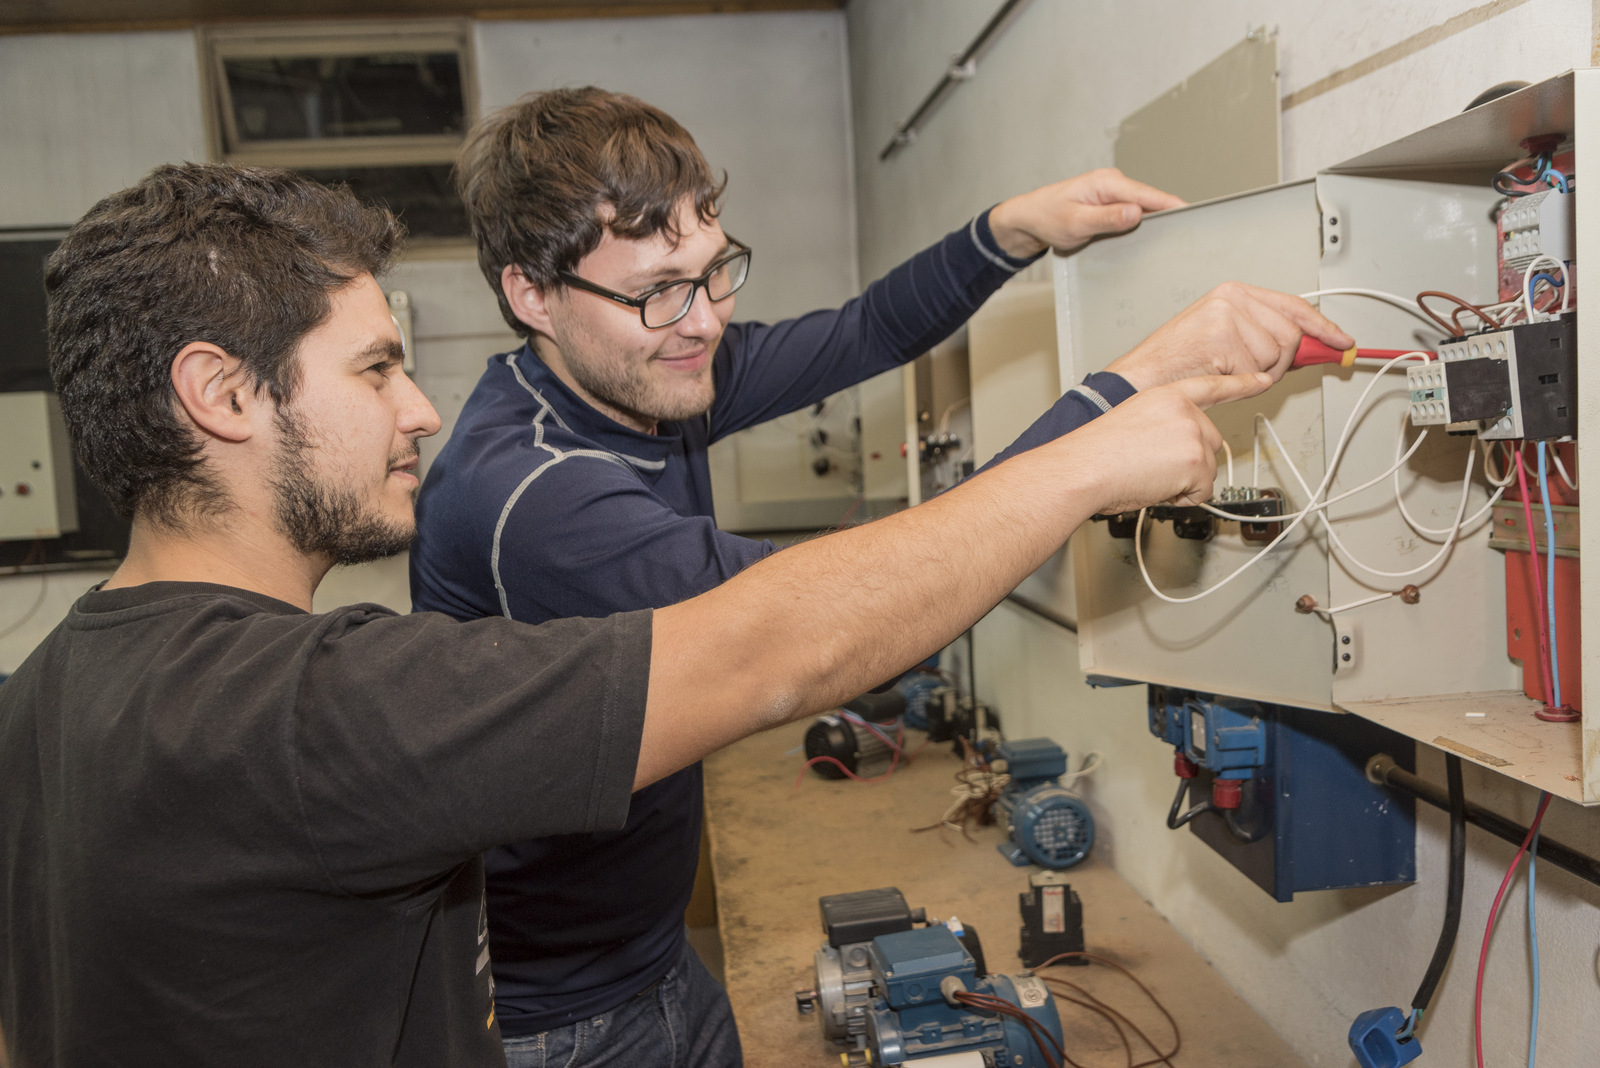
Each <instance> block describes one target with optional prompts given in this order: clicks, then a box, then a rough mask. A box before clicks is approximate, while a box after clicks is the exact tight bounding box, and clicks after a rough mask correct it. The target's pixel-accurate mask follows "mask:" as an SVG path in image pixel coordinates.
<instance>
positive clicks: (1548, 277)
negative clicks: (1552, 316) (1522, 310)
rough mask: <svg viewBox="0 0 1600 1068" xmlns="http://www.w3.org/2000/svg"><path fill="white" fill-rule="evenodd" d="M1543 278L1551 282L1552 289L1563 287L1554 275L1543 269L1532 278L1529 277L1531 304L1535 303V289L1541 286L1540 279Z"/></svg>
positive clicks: (1529, 298) (1529, 299) (1529, 300)
mask: <svg viewBox="0 0 1600 1068" xmlns="http://www.w3.org/2000/svg"><path fill="white" fill-rule="evenodd" d="M1541 278H1542V279H1544V280H1545V281H1546V282H1549V283H1550V288H1552V289H1559V288H1561V283H1560V282H1557V281H1556V280H1555V278H1554V277H1553V276H1551V275H1548V274H1546V273H1545V272H1543V271H1540V272H1539V273H1538V274H1536V275H1534V276H1533V277H1532V278H1530V279H1528V303H1529V304H1532V303H1533V291H1534V290H1535V289H1538V288H1539V280H1540V279H1541ZM1552 307H1553V305H1552Z"/></svg>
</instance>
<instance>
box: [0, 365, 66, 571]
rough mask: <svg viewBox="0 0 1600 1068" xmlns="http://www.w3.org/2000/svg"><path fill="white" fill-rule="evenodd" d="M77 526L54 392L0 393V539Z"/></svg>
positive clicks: (31, 536)
mask: <svg viewBox="0 0 1600 1068" xmlns="http://www.w3.org/2000/svg"><path fill="white" fill-rule="evenodd" d="M77 529H78V502H77V497H76V496H75V494H74V490H73V479H72V450H71V447H70V446H69V445H68V444H67V426H66V423H65V422H63V420H62V418H61V405H60V404H59V403H58V402H57V400H56V396H55V394H54V393H0V541H25V540H31V539H34V538H59V537H60V536H61V535H63V534H70V533H72V532H73V531H75V530H77Z"/></svg>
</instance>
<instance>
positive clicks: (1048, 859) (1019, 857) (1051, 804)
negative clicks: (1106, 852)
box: [995, 783, 1094, 871]
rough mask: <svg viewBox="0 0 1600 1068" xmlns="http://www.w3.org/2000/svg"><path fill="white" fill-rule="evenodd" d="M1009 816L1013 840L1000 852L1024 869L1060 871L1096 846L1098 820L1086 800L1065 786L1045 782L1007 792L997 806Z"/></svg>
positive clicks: (1080, 858) (1002, 812) (1002, 813)
mask: <svg viewBox="0 0 1600 1068" xmlns="http://www.w3.org/2000/svg"><path fill="white" fill-rule="evenodd" d="M995 807H996V809H997V810H998V812H999V813H1000V814H1001V815H1003V816H1004V817H1005V820H1006V825H1007V827H1008V828H1009V831H1010V835H1011V839H1010V841H1008V842H1004V843H1001V845H1000V852H1001V853H1003V854H1005V856H1006V859H1008V860H1010V861H1011V863H1013V864H1015V865H1017V866H1018V867H1021V866H1022V865H1024V864H1037V865H1039V866H1040V867H1041V868H1051V869H1053V870H1056V871H1060V870H1061V869H1062V868H1070V867H1072V866H1073V865H1074V864H1077V863H1078V862H1079V861H1081V860H1083V858H1084V857H1087V856H1088V855H1089V850H1090V849H1091V848H1092V847H1093V846H1094V817H1093V816H1092V815H1090V813H1089V806H1088V805H1086V804H1084V803H1083V799H1082V798H1080V797H1079V796H1078V795H1077V794H1074V793H1073V792H1072V791H1070V790H1068V789H1067V788H1066V787H1064V786H1059V785H1057V784H1055V783H1041V784H1039V785H1038V786H1035V787H1032V788H1031V789H1027V790H1021V791H1015V792H1013V791H1009V790H1008V791H1005V792H1002V793H1001V794H1000V799H999V800H998V801H997V802H996V803H995Z"/></svg>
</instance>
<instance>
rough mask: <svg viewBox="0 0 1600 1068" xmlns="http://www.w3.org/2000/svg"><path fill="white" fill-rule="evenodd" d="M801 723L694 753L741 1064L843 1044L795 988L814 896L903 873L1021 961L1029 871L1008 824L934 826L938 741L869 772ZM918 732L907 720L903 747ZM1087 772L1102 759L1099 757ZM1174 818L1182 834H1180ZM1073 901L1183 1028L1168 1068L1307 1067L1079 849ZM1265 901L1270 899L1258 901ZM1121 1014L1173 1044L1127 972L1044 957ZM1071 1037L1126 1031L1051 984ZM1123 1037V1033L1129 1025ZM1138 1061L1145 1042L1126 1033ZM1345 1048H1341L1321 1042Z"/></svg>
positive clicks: (802, 1060)
mask: <svg viewBox="0 0 1600 1068" xmlns="http://www.w3.org/2000/svg"><path fill="white" fill-rule="evenodd" d="M806 726H807V724H805V723H800V724H792V725H790V726H787V727H783V728H779V729H777V730H773V731H769V732H767V733H765V734H760V735H756V736H755V737H752V738H747V739H745V740H744V741H742V742H740V743H738V744H737V745H734V746H731V747H729V748H727V749H724V750H723V751H721V752H719V753H717V754H716V755H714V756H712V757H711V758H709V759H708V760H707V761H706V764H705V767H706V827H707V834H708V835H709V837H710V841H711V864H712V872H713V874H714V877H715V883H716V893H717V913H718V927H719V930H720V933H721V938H722V947H723V966H724V969H725V974H726V980H727V987H728V995H729V997H730V998H731V999H732V1001H733V1010H734V1015H735V1017H736V1018H737V1020H738V1023H739V1033H740V1036H741V1038H742V1040H743V1043H744V1054H745V1063H746V1064H747V1065H749V1066H750V1068H809V1066H815V1068H825V1066H830V1065H831V1066H837V1065H838V1064H839V1052H840V1047H838V1046H834V1045H832V1044H830V1043H828V1042H826V1041H825V1040H824V1039H823V1037H822V1033H821V1027H820V1025H819V1023H818V1021H817V1016H816V1015H815V1014H812V1015H801V1014H800V1013H799V1012H798V1011H797V1010H796V1007H795V998H794V993H795V991H797V990H804V989H809V988H810V987H812V986H813V985H814V983H815V979H814V972H813V965H812V958H813V956H814V954H815V953H816V950H817V947H818V946H819V945H821V944H822V941H823V932H822V924H821V919H820V915H819V912H818V908H817V898H818V897H820V896H822V895H824V894H835V893H844V892H848V891H855V890H869V889H873V888H875V887H881V886H895V887H899V888H900V890H901V891H903V892H904V894H905V898H906V901H907V903H908V904H909V905H910V906H911V907H912V908H923V909H926V910H927V912H928V915H929V916H930V917H938V918H940V919H944V918H945V917H948V916H950V915H952V914H954V915H956V916H958V917H959V918H960V919H961V920H962V921H963V922H964V923H965V924H967V925H968V926H970V927H972V928H975V929H976V930H977V932H978V934H979V936H980V938H981V940H982V943H983V950H984V955H985V956H986V958H987V963H988V968H989V970H990V971H992V972H1000V973H1014V972H1019V971H1022V970H1023V968H1022V965H1021V962H1020V961H1019V960H1018V959H1017V948H1018V929H1019V926H1020V923H1021V918H1020V914H1019V911H1018V904H1017V895H1018V894H1019V893H1021V892H1023V891H1025V890H1026V889H1027V888H1028V873H1029V872H1030V871H1033V870H1036V869H1031V868H1016V867H1012V866H1011V864H1010V863H1008V862H1007V861H1006V860H1005V858H1004V857H1002V856H1001V855H1000V854H999V852H998V851H997V850H996V849H995V846H996V844H997V843H998V842H999V841H1001V838H1002V834H1003V828H998V827H992V826H991V827H979V828H973V829H972V830H971V831H970V834H971V838H970V840H969V839H968V838H966V837H964V836H963V835H962V834H960V833H958V832H954V831H950V830H948V829H944V830H929V831H925V832H922V833H913V832H912V828H915V827H926V826H928V825H930V824H934V823H936V822H937V821H938V820H939V818H940V816H941V815H942V814H943V813H944V812H945V810H946V809H947V808H948V807H949V806H950V804H951V803H952V802H953V801H954V800H955V798H954V796H953V795H952V794H951V793H950V788H951V787H952V786H954V785H955V778H954V776H955V773H956V772H957V771H958V770H959V769H960V767H961V763H960V761H959V759H958V758H957V757H955V756H954V755H953V754H952V753H951V751H950V746H949V745H948V744H941V745H928V746H927V747H926V748H924V749H922V750H921V752H920V753H919V754H917V756H916V759H915V760H914V761H913V762H912V763H910V764H909V765H905V764H902V765H901V767H900V768H898V769H897V770H896V771H895V772H894V774H893V775H891V776H889V777H888V778H886V779H884V780H882V781H880V782H873V783H858V782H851V781H848V780H840V781H830V780H824V779H822V778H820V777H819V776H817V774H816V773H815V772H812V771H807V772H805V773H804V776H803V777H802V778H801V779H800V785H799V788H798V789H796V788H795V779H796V776H797V775H799V774H800V772H801V767H802V765H803V763H804V759H805V758H804V755H803V753H802V750H801V744H802V739H803V737H804V734H805V729H806ZM921 740H922V735H921V734H920V733H918V732H915V731H912V732H908V743H907V748H908V749H912V750H914V747H915V746H916V745H918V744H920V743H921ZM1100 774H1114V772H1113V771H1112V770H1111V769H1106V770H1104V771H1102V772H1100ZM1175 833H1178V832H1175ZM1069 875H1070V878H1071V883H1072V887H1073V889H1074V890H1076V891H1077V892H1078V894H1079V895H1080V896H1081V897H1082V899H1083V912H1084V933H1085V938H1086V941H1087V946H1088V950H1089V952H1091V953H1096V954H1099V955H1102V956H1105V957H1108V958H1110V959H1112V960H1114V961H1116V962H1117V963H1119V964H1121V965H1122V966H1123V967H1125V968H1128V969H1129V970H1130V971H1132V972H1133V973H1134V974H1135V975H1137V976H1138V977H1139V979H1140V980H1141V981H1142V982H1143V983H1145V984H1146V985H1147V986H1149V987H1150V989H1151V990H1152V991H1154V993H1155V994H1156V996H1157V997H1159V998H1160V999H1161V1000H1162V1002H1163V1003H1164V1004H1165V1005H1166V1007H1167V1009H1168V1010H1169V1011H1170V1012H1171V1013H1172V1014H1173V1016H1174V1017H1175V1018H1176V1020H1177V1023H1178V1025H1179V1027H1180V1029H1181V1031H1182V1048H1181V1050H1180V1051H1179V1053H1178V1054H1177V1056H1176V1057H1174V1058H1173V1063H1174V1064H1175V1065H1176V1066H1178V1068H1209V1066H1217V1068H1222V1066H1227V1068H1304V1062H1303V1061H1302V1060H1301V1059H1300V1058H1299V1057H1297V1056H1296V1055H1295V1054H1294V1053H1293V1051H1292V1050H1291V1049H1290V1048H1289V1046H1288V1044H1287V1043H1285V1042H1284V1040H1283V1039H1282V1038H1281V1037H1279V1036H1278V1034H1277V1033H1276V1032H1275V1031H1273V1030H1272V1028H1271V1027H1270V1026H1269V1025H1268V1024H1267V1023H1266V1021H1265V1020H1263V1019H1262V1018H1261V1017H1260V1016H1258V1015H1257V1014H1256V1013H1255V1012H1254V1010H1252V1009H1251V1008H1250V1007H1249V1006H1248V1005H1246V1004H1245V1002H1244V1001H1243V1000H1242V999H1241V998H1240V997H1239V996H1238V995H1237V994H1235V993H1234V992H1233V990H1232V989H1231V988H1230V987H1229V986H1228V984H1227V983H1226V982H1224V981H1223V979H1222V978H1221V977H1220V976H1219V975H1217V973H1216V972H1214V971H1213V970H1212V969H1211V967H1210V966H1209V965H1208V964H1207V963H1206V962H1205V960H1203V959H1202V958H1201V957H1200V955H1199V954H1198V953H1196V952H1195V951H1194V950H1193V949H1192V948H1190V946H1189V945H1188V944H1187V943H1186V942H1184V940H1183V939H1182V938H1181V937H1179V935H1178V933H1177V932H1176V931H1175V930H1173V928H1172V927H1171V926H1170V925H1169V924H1168V923H1167V922H1166V921H1165V920H1164V919H1162V918H1161V916H1160V915H1158V914H1157V913H1156V911H1155V910H1154V909H1153V908H1152V907H1151V906H1150V905H1149V904H1148V903H1147V902H1145V901H1144V900H1143V899H1142V898H1141V897H1140V896H1139V895H1138V893H1136V892H1135V891H1134V890H1133V888H1132V887H1130V886H1129V885H1128V884H1127V883H1126V882H1124V881H1123V880H1122V878H1121V877H1120V876H1118V875H1117V873H1116V872H1115V871H1114V870H1113V869H1112V868H1111V867H1110V865H1109V864H1106V863H1105V862H1103V861H1102V860H1100V859H1099V858H1097V857H1096V856H1094V855H1091V856H1090V857H1089V858H1088V859H1087V860H1086V861H1084V862H1083V863H1082V864H1080V865H1078V866H1077V867H1075V868H1072V869H1070V871H1069ZM1262 907H1263V908H1266V907H1270V902H1268V901H1267V900H1266V899H1265V898H1263V900H1262ZM1051 972H1052V973H1055V972H1059V973H1060V975H1061V977H1062V978H1065V979H1068V980H1070V981H1072V982H1074V983H1077V984H1079V985H1080V986H1082V987H1085V988H1086V989H1088V990H1090V991H1092V992H1093V993H1094V994H1095V996H1097V997H1098V998H1100V999H1101V1000H1103V1001H1105V1002H1107V1003H1109V1004H1110V1005H1111V1006H1112V1007H1114V1008H1116V1009H1117V1010H1119V1011H1120V1012H1123V1013H1125V1014H1127V1015H1128V1016H1129V1017H1131V1018H1132V1019H1133V1021H1134V1022H1135V1023H1137V1024H1138V1025H1139V1027H1140V1028H1142V1029H1143V1030H1144V1032H1145V1033H1146V1034H1147V1035H1149V1036H1150V1038H1151V1039H1152V1040H1153V1041H1155V1042H1156V1043H1157V1044H1158V1045H1160V1046H1161V1047H1162V1050H1161V1052H1166V1051H1167V1050H1170V1049H1171V1048H1172V1047H1171V1043H1172V1030H1171V1028H1170V1027H1169V1026H1168V1025H1167V1023H1166V1021H1165V1020H1164V1019H1163V1018H1162V1016H1161V1015H1160V1013H1159V1012H1158V1011H1157V1010H1156V1009H1155V1008H1154V1007H1153V1006H1152V1005H1151V1004H1150V1003H1149V1001H1148V1000H1147V999H1146V998H1145V997H1144V995H1143V994H1141V993H1140V992H1139V990H1138V989H1137V988H1136V987H1135V986H1134V985H1133V984H1132V983H1130V982H1129V981H1128V980H1127V979H1126V978H1124V977H1123V976H1121V975H1120V974H1118V973H1117V972H1115V971H1113V970H1112V969H1109V968H1105V967H1102V966H1099V965H1091V966H1089V967H1077V968H1059V969H1051ZM1057 1005H1058V1007H1059V1008H1060V1011H1061V1018H1062V1025H1063V1031H1064V1034H1065V1036H1066V1040H1067V1041H1066V1049H1067V1052H1068V1054H1069V1055H1070V1056H1072V1057H1073V1059H1075V1060H1076V1061H1077V1062H1078V1063H1079V1064H1081V1065H1084V1066H1085V1068H1120V1066H1124V1065H1126V1063H1127V1056H1126V1053H1125V1051H1124V1048H1123V1045H1122V1042H1121V1041H1120V1040H1119V1039H1118V1038H1117V1036H1116V1034H1115V1033H1114V1032H1113V1031H1112V1029H1111V1027H1110V1025H1109V1024H1107V1023H1106V1022H1105V1021H1104V1020H1103V1019H1102V1018H1101V1017H1100V1016H1098V1015H1096V1014H1094V1013H1092V1012H1090V1011H1089V1010H1087V1009H1083V1008H1080V1007H1078V1006H1076V1005H1072V1004H1069V1003H1066V1002H1063V1001H1061V1000H1060V999H1059V998H1058V999H1057ZM1130 1037H1132V1036H1130ZM1132 1041H1133V1042H1134V1047H1135V1048H1134V1052H1135V1056H1136V1059H1137V1060H1139V1061H1144V1060H1148V1059H1149V1058H1151V1057H1153V1056H1154V1055H1155V1054H1153V1053H1152V1052H1150V1051H1149V1050H1148V1049H1145V1048H1143V1047H1142V1046H1141V1045H1140V1044H1139V1041H1138V1039H1137V1038H1132ZM1328 1052H1329V1053H1330V1054H1331V1055H1333V1057H1334V1058H1335V1059H1336V1060H1339V1061H1340V1062H1341V1063H1342V1062H1343V1059H1344V1057H1345V1056H1346V1054H1345V1053H1344V1051H1341V1050H1329V1051H1328Z"/></svg>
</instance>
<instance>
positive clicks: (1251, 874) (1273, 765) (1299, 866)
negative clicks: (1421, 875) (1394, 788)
mask: <svg viewBox="0 0 1600 1068" xmlns="http://www.w3.org/2000/svg"><path fill="white" fill-rule="evenodd" d="M1147 709H1148V713H1149V727H1150V733H1151V734H1153V735H1155V736H1156V737H1157V738H1159V739H1160V740H1161V741H1163V742H1166V743H1167V744H1168V745H1170V746H1172V747H1173V751H1174V764H1173V770H1174V771H1175V772H1176V773H1177V782H1178V783H1179V784H1180V785H1179V787H1178V797H1177V799H1176V800H1175V801H1174V807H1173V811H1174V815H1176V814H1177V813H1178V811H1179V810H1180V809H1182V808H1183V807H1184V806H1185V805H1187V806H1188V807H1189V811H1188V812H1185V813H1184V814H1183V815H1182V816H1178V817H1177V818H1176V819H1175V818H1173V817H1172V816H1169V817H1168V826H1183V825H1185V824H1187V826H1188V829H1189V831H1190V833H1192V834H1193V835H1194V836H1195V837H1196V838H1199V839H1200V840H1201V841H1203V842H1204V843H1205V844H1206V845H1208V846H1210V847H1211V848H1212V849H1213V850H1215V851H1216V852H1217V853H1219V854H1221V855H1222V857H1223V858H1224V859H1225V860H1227V861H1228V862H1229V863H1230V864H1232V865H1233V866H1234V867H1235V868H1237V869H1239V871H1240V872H1242V873H1243V874H1244V875H1245V876H1246V877H1247V878H1249V879H1250V880H1251V881H1252V882H1254V883H1255V884H1256V885H1257V886H1259V887H1261V889H1263V890H1265V891H1266V892H1267V893H1268V894H1270V895H1272V897H1274V898H1276V899H1277V900H1279V901H1291V900H1293V899H1294V895H1295V894H1297V893H1300V892H1302V891H1307V890H1336V889H1345V888H1348V887H1354V886H1384V885H1392V884H1395V883H1409V882H1411V881H1413V880H1414V879H1415V878H1416V855H1415V842H1416V822H1415V813H1414V811H1413V809H1412V806H1411V805H1410V803H1409V799H1406V800H1405V801H1402V800H1401V799H1400V798H1397V797H1395V796H1394V795H1393V794H1390V793H1388V792H1386V790H1385V789H1384V788H1383V787H1381V786H1376V785H1374V784H1373V783H1372V782H1370V781H1368V779H1367V775H1366V762H1367V760H1368V758H1370V757H1371V756H1372V755H1373V754H1374V753H1378V752H1393V753H1395V754H1396V759H1397V760H1400V761H1404V762H1407V763H1409V762H1410V761H1411V760H1413V759H1414V755H1415V746H1414V743H1413V742H1412V741H1411V740H1410V739H1409V738H1403V737H1401V736H1400V735H1398V734H1395V733H1393V732H1392V731H1389V730H1387V729H1385V728H1383V727H1380V726H1378V725H1377V724H1375V723H1370V722H1368V721H1366V720H1363V719H1360V718H1358V717H1356V716H1347V715H1342V714H1339V713H1333V712H1320V711H1313V710H1311V709H1304V708H1292V707H1290V706H1287V705H1277V704H1269V703H1267V702H1265V701H1247V700H1244V699H1243V698H1237V697H1223V696H1219V695H1217V694H1210V693H1199V692H1196V691H1194V690H1184V689H1178V688H1177V687H1172V686H1151V687H1150V688H1149V702H1148V706H1147ZM1390 747H1393V748H1392V749H1391V748H1390Z"/></svg>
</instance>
